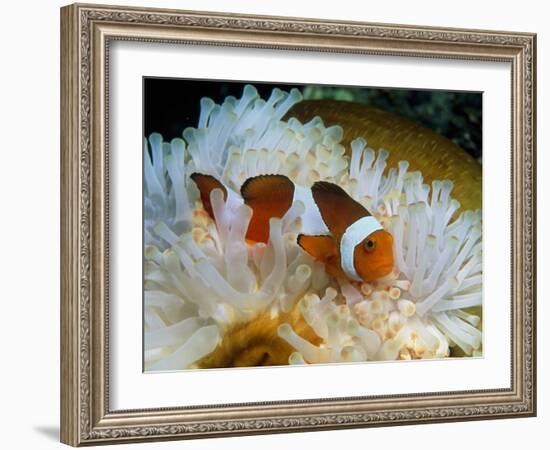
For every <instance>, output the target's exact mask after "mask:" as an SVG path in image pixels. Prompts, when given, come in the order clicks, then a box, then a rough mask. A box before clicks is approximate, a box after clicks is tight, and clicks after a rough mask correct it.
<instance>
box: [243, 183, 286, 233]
mask: <svg viewBox="0 0 550 450" xmlns="http://www.w3.org/2000/svg"><path fill="white" fill-rule="evenodd" d="M241 195H242V198H243V200H244V203H245V204H246V205H248V206H250V208H252V218H251V219H250V223H249V225H248V231H247V233H246V239H248V240H250V241H254V242H267V241H268V239H269V219H271V218H272V217H279V218H281V217H283V216H284V215H285V213H286V212H287V211H288V210H289V209H290V207H291V206H292V201H293V199H294V183H293V182H292V181H290V179H289V178H288V177H286V176H284V175H258V176H257V177H253V178H249V179H248V180H246V181H245V182H244V183H243V185H242V187H241Z"/></svg>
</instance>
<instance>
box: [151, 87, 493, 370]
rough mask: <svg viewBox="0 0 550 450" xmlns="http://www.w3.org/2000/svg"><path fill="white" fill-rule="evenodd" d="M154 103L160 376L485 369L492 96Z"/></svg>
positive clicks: (282, 96)
mask: <svg viewBox="0 0 550 450" xmlns="http://www.w3.org/2000/svg"><path fill="white" fill-rule="evenodd" d="M143 99H144V100H143V368H144V371H146V372H149V371H174V370H186V369H216V368H217V369H222V368H235V367H258V366H286V365H296V364H300V365H301V364H331V363H339V364H342V363H354V364H360V363H365V362H376V361H410V360H421V359H441V358H465V357H466V358H472V357H481V356H483V348H482V347H483V345H482V344H483V326H482V316H483V314H482V313H483V295H482V286H483V265H482V209H481V208H482V93H480V92H457V91H439V90H437V91H436V90H414V89H403V88H378V87H376V88H375V87H353V86H325V85H298V84H285V83H263V82H262V83H257V82H254V81H243V82H240V81H225V80H224V81H217V80H195V79H174V78H152V77H145V78H144V79H143Z"/></svg>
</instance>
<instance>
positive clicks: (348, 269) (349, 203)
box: [191, 173, 393, 282]
mask: <svg viewBox="0 0 550 450" xmlns="http://www.w3.org/2000/svg"><path fill="white" fill-rule="evenodd" d="M191 179H192V180H193V181H194V182H195V184H196V185H197V187H198V189H199V192H200V197H201V201H202V204H203V207H204V209H205V210H206V211H207V212H208V214H209V215H210V216H211V217H212V218H214V214H213V211H212V206H211V204H210V193H211V191H212V190H213V189H220V190H221V191H222V192H223V196H224V200H225V201H226V202H228V203H229V204H230V205H231V204H234V205H236V206H237V202H238V200H236V197H237V196H236V194H235V193H233V191H231V190H228V189H227V188H226V187H225V186H224V185H223V184H222V183H221V182H220V181H219V180H217V179H216V178H214V177H213V176H211V175H203V174H199V173H194V174H192V175H191ZM241 198H242V200H241V202H244V203H245V204H246V205H248V206H249V207H250V208H251V209H252V217H251V219H250V223H249V225H248V230H247V233H246V239H247V240H248V241H251V242H267V241H268V239H269V219H270V218H272V217H278V218H282V217H283V216H284V215H285V213H286V212H287V211H288V210H289V209H290V207H291V206H292V204H293V203H294V202H295V201H301V202H302V203H303V204H304V207H305V212H304V214H303V215H302V217H301V219H302V231H303V233H302V234H300V235H299V236H298V239H297V242H298V245H299V246H300V247H302V249H303V250H305V251H306V252H307V253H309V254H310V255H311V256H313V257H314V258H315V259H317V260H318V261H321V262H323V263H324V265H325V268H326V270H327V272H328V273H330V274H331V275H333V276H335V277H341V278H347V279H349V280H354V281H365V282H370V281H374V280H376V279H378V278H382V277H384V276H386V275H387V274H389V273H390V272H391V271H392V270H393V248H392V245H393V238H392V235H391V234H390V233H388V232H387V231H385V230H384V229H383V228H382V226H381V225H380V223H379V222H378V221H377V220H376V219H375V218H374V217H373V216H372V215H371V214H370V213H369V212H368V211H367V209H365V208H364V207H363V206H362V205H361V204H360V203H358V202H356V201H355V200H353V199H352V198H351V197H350V196H349V195H348V194H347V193H346V191H344V190H343V189H342V188H341V187H339V186H338V185H336V184H333V183H329V182H326V181H318V182H316V183H314V184H313V186H312V187H311V189H310V188H306V187H303V186H297V185H294V183H293V182H292V181H291V180H290V179H289V178H288V177H286V176H285V175H258V176H256V177H252V178H249V179H247V180H246V181H245V182H244V183H243V185H242V186H241Z"/></svg>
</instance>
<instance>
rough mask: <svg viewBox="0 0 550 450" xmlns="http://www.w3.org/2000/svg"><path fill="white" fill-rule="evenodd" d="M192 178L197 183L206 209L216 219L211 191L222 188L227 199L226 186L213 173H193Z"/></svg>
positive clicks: (224, 197)
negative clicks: (211, 202)
mask: <svg viewBox="0 0 550 450" xmlns="http://www.w3.org/2000/svg"><path fill="white" fill-rule="evenodd" d="M190 177H191V179H192V180H193V181H194V182H195V184H196V185H197V188H198V189H199V192H200V195H201V202H202V206H203V208H204V210H205V211H206V212H207V213H208V214H209V215H210V217H211V218H212V219H214V212H213V211H212V205H211V204H210V193H211V192H212V191H213V190H214V189H221V191H222V192H223V199H224V200H227V189H226V188H225V186H224V185H223V184H222V183H221V182H220V181H219V180H217V179H216V178H214V177H213V176H212V175H204V174H202V173H197V172H195V173H192V174H191V175H190Z"/></svg>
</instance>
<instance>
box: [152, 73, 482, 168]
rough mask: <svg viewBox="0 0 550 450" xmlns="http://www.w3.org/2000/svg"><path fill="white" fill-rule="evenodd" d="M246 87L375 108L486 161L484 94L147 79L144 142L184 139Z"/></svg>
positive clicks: (269, 92) (263, 93)
mask: <svg viewBox="0 0 550 450" xmlns="http://www.w3.org/2000/svg"><path fill="white" fill-rule="evenodd" d="M245 84H253V85H254V86H255V87H256V89H257V90H258V93H259V94H260V96H261V97H262V98H264V99H267V98H268V97H269V95H270V94H271V91H272V90H273V88H275V87H279V88H280V89H283V90H286V91H288V90H290V89H292V88H298V89H300V90H301V91H302V93H304V95H305V98H314V99H322V98H331V99H339V100H344V101H358V102H361V103H364V104H368V105H371V106H376V107H378V108H381V109H384V110H386V111H389V112H392V113H395V114H399V115H401V116H404V117H406V118H408V119H411V120H414V121H416V122H418V123H420V124H421V125H424V126H426V127H428V128H431V129H432V130H434V131H436V132H437V133H440V134H442V135H443V136H446V137H447V138H449V139H451V140H452V141H453V142H455V143H456V144H458V145H459V146H460V147H462V148H463V149H464V150H466V151H467V152H468V153H470V154H471V155H472V156H474V157H475V158H477V159H480V158H481V155H482V135H481V134H482V133H481V130H482V114H481V112H482V94H481V93H479V92H456V91H435V90H415V89H391V88H383V89H382V88H369V87H348V86H340V87H334V86H322V85H315V86H305V85H297V84H284V83H256V82H251V81H246V82H234V81H211V80H208V81H206V80H187V79H176V78H150V77H145V78H144V79H143V98H144V107H143V122H144V123H143V128H144V134H145V136H149V134H151V133H153V132H157V133H161V134H162V135H163V137H164V139H165V140H168V141H169V140H171V139H173V138H175V137H181V133H182V132H183V130H184V129H185V128H187V127H190V126H196V125H197V123H198V118H199V113H200V99H201V98H202V97H210V98H211V99H212V100H214V102H216V103H222V102H223V99H224V98H225V97H227V96H228V95H233V96H235V97H237V98H240V97H241V94H242V91H243V87H244V85H245Z"/></svg>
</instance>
